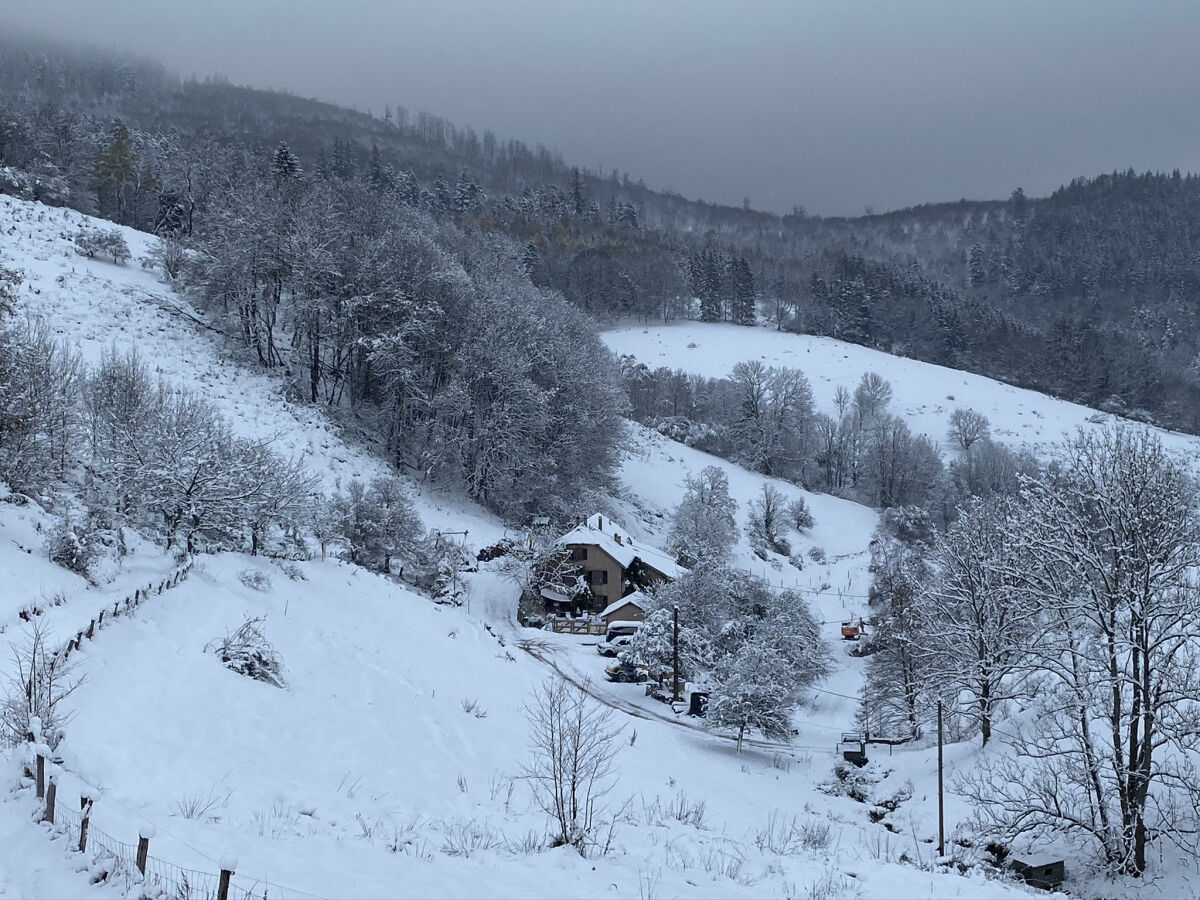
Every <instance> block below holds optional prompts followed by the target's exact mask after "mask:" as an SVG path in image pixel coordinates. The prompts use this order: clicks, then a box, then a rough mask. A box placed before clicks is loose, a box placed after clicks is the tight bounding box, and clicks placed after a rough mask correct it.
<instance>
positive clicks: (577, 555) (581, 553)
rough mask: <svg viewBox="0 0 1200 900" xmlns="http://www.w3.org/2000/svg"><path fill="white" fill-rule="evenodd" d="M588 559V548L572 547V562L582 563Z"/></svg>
mask: <svg viewBox="0 0 1200 900" xmlns="http://www.w3.org/2000/svg"><path fill="white" fill-rule="evenodd" d="M585 559H587V547H572V548H571V560H572V562H582V561H583V560H585Z"/></svg>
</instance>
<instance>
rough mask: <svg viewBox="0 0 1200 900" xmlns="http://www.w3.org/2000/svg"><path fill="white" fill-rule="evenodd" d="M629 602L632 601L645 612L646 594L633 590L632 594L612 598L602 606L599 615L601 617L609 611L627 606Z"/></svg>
mask: <svg viewBox="0 0 1200 900" xmlns="http://www.w3.org/2000/svg"><path fill="white" fill-rule="evenodd" d="M630 603H632V604H633V605H634V606H636V607H637V608H638V609H640V610H642V611H643V612H645V610H646V595H645V594H643V593H642V592H641V591H634V592H633V593H632V594H629V595H628V596H625V597H622V598H621V599H620V600H614V601H613V602H612V603H610V604H608V606H606V607H604V609H602V610H601V611H600V615H601V616H602V617H603V616H607V615H609V614H611V613H614V612H616V611H617V610H618V609H620V608H621V607H622V606H627V605H628V604H630Z"/></svg>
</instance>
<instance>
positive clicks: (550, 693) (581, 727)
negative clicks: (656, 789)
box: [524, 678, 623, 856]
mask: <svg viewBox="0 0 1200 900" xmlns="http://www.w3.org/2000/svg"><path fill="white" fill-rule="evenodd" d="M525 709H526V715H527V716H528V718H529V728H530V738H531V742H532V744H533V758H532V759H531V761H530V762H529V764H528V765H526V766H525V770H524V774H525V777H526V778H527V779H528V780H529V783H530V784H531V785H532V787H533V795H534V798H535V799H536V801H537V803H538V805H539V806H540V807H541V808H542V810H543V811H545V813H546V814H547V815H548V816H550V817H551V819H552V820H553V822H554V827H555V828H557V829H558V834H557V835H556V836H555V842H556V845H558V846H561V845H563V844H571V845H572V846H574V847H575V848H576V849H578V850H579V852H580V854H581V855H585V856H586V855H587V853H588V852H589V851H590V850H596V849H600V850H603V849H605V846H604V842H602V841H599V840H598V838H599V835H600V834H601V832H602V831H603V829H604V826H605V823H606V821H607V819H606V815H605V814H606V813H607V812H608V808H607V799H608V797H609V796H610V795H611V793H612V791H613V788H614V787H615V786H616V781H617V779H616V773H615V769H614V765H613V763H614V761H615V760H616V757H617V753H618V752H619V751H620V749H621V741H620V740H619V738H620V735H621V732H622V730H623V728H622V727H621V726H617V725H614V724H613V714H612V710H610V709H606V708H605V707H603V706H600V705H599V704H598V703H595V702H594V701H593V700H592V699H591V698H590V697H588V695H587V694H586V693H585V692H584V691H583V689H582V688H579V687H576V686H574V685H571V684H569V683H567V682H566V681H563V680H561V679H558V678H551V679H548V680H547V681H545V682H544V683H542V684H541V685H540V686H539V687H537V688H535V689H534V692H533V697H532V699H531V700H530V703H529V705H528V706H526V708H525Z"/></svg>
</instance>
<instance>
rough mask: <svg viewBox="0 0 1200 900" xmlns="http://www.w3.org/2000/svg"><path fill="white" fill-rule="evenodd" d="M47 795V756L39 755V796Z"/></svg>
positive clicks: (39, 797)
mask: <svg viewBox="0 0 1200 900" xmlns="http://www.w3.org/2000/svg"><path fill="white" fill-rule="evenodd" d="M45 796H46V757H44V756H42V754H40V753H39V754H38V755H37V798H38V799H39V800H41V799H42V798H43V797H45Z"/></svg>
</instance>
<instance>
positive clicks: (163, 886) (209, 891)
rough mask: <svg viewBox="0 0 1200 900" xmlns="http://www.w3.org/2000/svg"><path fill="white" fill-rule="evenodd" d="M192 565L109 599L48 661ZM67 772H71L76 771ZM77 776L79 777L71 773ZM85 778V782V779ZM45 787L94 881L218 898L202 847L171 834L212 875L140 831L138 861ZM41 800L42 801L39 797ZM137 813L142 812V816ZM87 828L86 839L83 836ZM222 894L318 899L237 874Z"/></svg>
mask: <svg viewBox="0 0 1200 900" xmlns="http://www.w3.org/2000/svg"><path fill="white" fill-rule="evenodd" d="M192 565H193V560H192V559H189V560H188V561H187V562H186V563H185V564H184V565H182V566H180V567H179V568H178V569H176V570H175V571H174V572H172V573H171V574H170V575H168V576H167V577H166V578H163V579H161V580H160V581H159V582H158V583H157V584H156V583H154V582H148V583H147V584H146V586H145V587H144V588H137V589H136V590H135V591H134V592H133V593H132V594H130V595H129V596H127V597H125V598H123V599H121V600H117V601H115V602H113V604H112V606H111V607H109V606H108V605H106V606H105V607H104V608H103V609H101V610H100V612H99V613H98V614H97V615H96V616H95V617H94V618H92V619H91V621H90V622H89V623H88V626H87V627H86V628H81V629H79V631H78V632H77V633H76V634H75V635H74V636H73V637H72V638H70V639H69V640H67V642H66V643H64V644H62V645H61V646H59V648H58V649H57V650H55V651H54V653H53V655H52V661H56V662H61V661H65V660H66V659H67V658H68V657H70V655H71V653H73V652H74V651H76V650H78V649H80V647H81V645H82V644H83V642H84V641H85V640H91V639H92V638H93V637H94V636H95V634H96V632H97V631H99V630H101V629H103V628H105V627H106V626H107V625H109V624H111V623H112V622H113V621H114V620H116V619H117V618H120V617H121V616H122V615H127V614H129V613H131V612H133V611H134V610H135V609H137V608H138V607H139V606H141V605H142V603H144V602H145V601H146V600H148V599H149V598H150V597H152V596H158V595H160V594H162V593H164V592H165V591H168V590H170V589H171V588H174V587H176V586H178V585H179V583H180V582H182V581H183V580H184V579H185V578H186V577H187V576H188V573H189V572H191V570H192ZM63 771H66V770H65V769H64V770H63ZM71 774H72V775H75V773H71ZM75 777H79V776H77V775H75ZM80 780H84V779H82V778H81V779H80ZM84 781H85V783H86V780H84ZM44 787H45V786H44V785H43V784H39V785H38V796H39V798H40V797H42V795H43V794H44V793H45V794H46V799H45V803H46V805H45V807H43V810H42V818H43V821H50V822H52V828H53V831H54V833H56V834H59V835H62V836H64V837H65V838H66V840H67V842H68V844H69V845H70V847H71V850H72V852H74V853H82V854H83V855H84V856H85V858H86V860H87V868H88V874H89V877H90V878H91V879H92V881H93V882H107V883H110V884H116V885H120V886H122V887H123V888H124V891H125V893H126V894H127V895H130V896H133V895H136V896H138V897H140V898H150V900H217V898H219V897H220V896H221V890H220V888H221V874H222V873H221V871H220V866H221V865H223V864H222V863H217V862H216V861H215V860H212V858H211V857H209V856H208V855H207V854H205V853H204V852H203V851H201V850H199V849H197V848H195V847H192V846H191V845H189V844H187V843H186V842H184V841H182V840H179V838H177V837H174V836H173V835H172V837H173V838H174V840H176V841H177V842H178V843H180V844H182V845H183V846H185V847H187V848H188V849H189V850H191V851H193V852H194V853H196V854H197V855H198V856H200V857H202V858H204V859H208V860H210V861H212V862H213V864H214V867H216V868H217V869H218V871H217V873H216V874H214V873H213V872H204V871H200V870H198V869H189V868H186V867H184V866H178V865H175V864H174V863H172V862H169V861H167V860H165V859H160V858H159V857H156V856H150V855H149V852H148V848H149V839H148V838H141V837H140V835H139V841H140V842H141V843H144V844H145V845H146V848H147V852H146V854H145V858H144V861H143V862H142V864H141V865H139V859H138V857H139V847H138V845H136V844H130V843H127V842H125V841H122V840H119V839H117V838H115V837H113V836H112V835H111V834H109V833H108V832H106V831H103V830H102V829H100V828H97V827H96V826H95V824H94V823H93V822H92V821H91V813H92V805H91V804H90V803H86V804H84V803H81V808H80V809H75V808H73V807H72V805H71V804H70V803H66V802H62V801H61V800H60V799H59V798H58V797H57V792H56V791H55V790H54V789H53V788H52V789H51V790H50V791H49V792H46V791H44ZM40 802H43V801H41V800H40V799H39V803H40ZM138 815H139V816H140V814H138ZM142 818H144V817H142ZM85 828H86V832H87V838H86V841H84V840H83V834H84V830H85ZM147 833H148V832H147ZM164 833H166V832H164ZM81 845H82V846H81ZM225 896H226V897H227V898H228V900H314V898H317V895H316V894H310V893H308V892H306V891H301V890H298V889H296V888H289V887H286V886H284V885H280V884H276V883H274V882H270V881H267V880H265V879H255V878H248V877H245V876H239V875H237V873H236V872H230V873H229V877H228V885H227V890H226V893H225Z"/></svg>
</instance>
